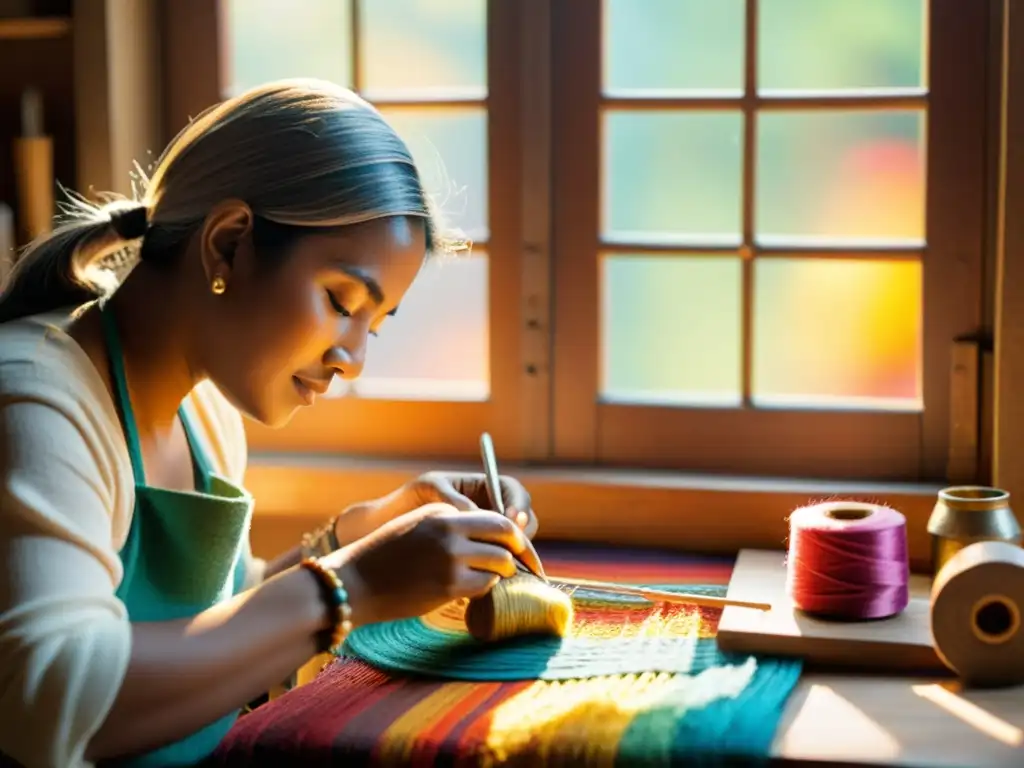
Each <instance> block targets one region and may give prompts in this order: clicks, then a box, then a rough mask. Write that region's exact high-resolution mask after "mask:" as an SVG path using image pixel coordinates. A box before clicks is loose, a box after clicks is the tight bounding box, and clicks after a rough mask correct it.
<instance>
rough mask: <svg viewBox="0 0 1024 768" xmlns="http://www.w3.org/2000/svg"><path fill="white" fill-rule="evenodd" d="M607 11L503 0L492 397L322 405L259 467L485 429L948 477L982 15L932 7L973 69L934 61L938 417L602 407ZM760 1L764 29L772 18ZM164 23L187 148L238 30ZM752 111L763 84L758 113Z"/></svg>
mask: <svg viewBox="0 0 1024 768" xmlns="http://www.w3.org/2000/svg"><path fill="white" fill-rule="evenodd" d="M602 5H603V3H601V2H599V0H489V2H488V32H487V45H488V80H489V82H488V97H487V106H488V110H489V115H488V162H489V173H488V178H489V182H490V183H489V187H490V189H489V200H488V202H489V206H488V209H489V215H490V222H489V224H490V239H489V242H488V244H487V252H488V258H489V289H490V296H491V300H490V302H489V306H490V349H491V360H490V366H491V369H490V373H491V397H490V399H489V400H488V401H486V402H469V403H466V402H423V401H383V400H372V399H355V398H344V399H340V400H333V401H323V402H322V403H321V404H319V405H318V406H317V408H316V409H313V410H308V411H305V412H303V413H301V414H300V415H299V416H298V417H297V418H296V419H295V420H294V421H293V422H292V424H290V425H289V427H288V428H287V429H285V430H273V431H272V430H268V429H265V428H262V427H259V426H257V425H253V424H250V425H249V426H248V432H249V438H250V445H251V447H252V449H253V451H254V453H256V454H261V453H262V454H264V455H280V454H285V453H287V454H290V455H292V456H296V455H306V456H308V455H311V454H328V455H334V456H339V455H341V456H343V455H359V456H363V457H369V458H368V459H367V460H368V461H373V460H380V459H384V460H390V459H395V458H398V459H401V458H408V459H412V460H414V461H419V460H445V461H447V460H468V459H472V458H473V457H474V456H475V453H476V445H477V438H478V436H479V433H480V432H481V431H482V430H484V429H487V430H488V431H490V432H491V433H492V434H493V435H494V437H495V440H496V443H497V446H498V451H499V454H500V457H501V458H502V459H503V461H505V462H508V463H510V465H511V463H519V464H537V463H547V464H557V465H562V466H565V465H577V466H582V467H595V468H599V467H602V466H604V467H614V468H623V467H625V468H629V467H663V468H666V469H682V470H687V471H690V472H697V473H701V472H703V473H715V474H718V473H724V474H727V475H745V476H748V477H749V476H752V475H783V476H785V475H788V476H795V477H809V476H817V477H829V478H833V479H839V480H842V479H849V480H860V479H871V480H900V481H907V480H911V481H913V480H929V481H939V480H942V479H944V477H945V472H946V466H947V460H948V458H949V453H950V449H951V446H950V428H951V421H952V417H951V416H950V414H951V412H952V411H953V410H954V404H953V403H952V402H951V400H952V397H951V386H950V378H951V376H950V368H951V357H952V355H951V351H952V349H953V345H954V341H955V340H956V339H958V338H960V337H963V336H965V335H969V334H972V333H974V332H976V331H977V330H978V328H979V327H980V325H981V322H982V295H983V291H982V262H983V251H984V247H985V245H986V243H985V242H984V240H985V235H986V233H985V224H986V210H985V203H986V192H987V191H988V188H987V184H988V183H989V179H988V178H987V176H986V166H985V157H986V123H987V119H988V109H987V107H988V105H987V103H986V98H987V93H986V89H985V88H982V87H979V79H978V78H979V77H981V76H982V75H983V74H984V72H985V69H986V67H987V66H988V64H989V63H990V62H989V59H988V56H989V46H988V42H989V32H990V28H989V18H988V13H987V11H986V10H985V8H984V4H974V3H963V2H960V0H931V3H930V6H931V7H930V41H929V42H930V45H929V50H930V51H949V50H955V51H956V55H955V56H941V55H938V56H936V55H929V65H928V66H929V78H928V82H929V92H928V95H927V97H926V98H927V100H928V103H929V120H928V126H929V134H928V144H927V147H928V173H929V183H928V191H927V210H926V216H927V221H928V231H927V241H928V242H927V244H926V245H925V246H924V247H923V248H922V249H921V250H922V251H923V252H925V257H924V263H925V268H924V270H923V272H924V275H923V280H924V295H925V304H924V306H925V310H924V311H925V317H924V339H923V342H924V343H923V355H924V370H923V374H924V375H923V399H924V402H925V406H926V407H925V410H924V411H923V412H921V413H909V414H908V413H896V414H892V413H847V412H836V411H810V412H801V411H795V410H781V409H773V410H754V409H749V408H747V409H717V408H716V409H708V408H701V409H667V408H644V407H635V406H625V405H605V404H601V403H600V401H599V398H598V387H599V375H598V349H599V348H598V343H599V339H598V327H599V323H598V317H597V311H598V304H599V293H598V289H599V284H598V267H599V259H598V256H599V254H600V253H601V252H602V250H606V249H604V248H603V247H602V244H601V243H600V241H599V197H598V194H599V193H598V190H599V188H600V187H599V184H600V177H599V175H600V169H599V162H598V161H599V158H600V151H599V150H600V145H599V140H600V136H599V117H598V116H599V114H600V109H601V102H602V99H603V97H602V94H601V72H602V67H601V66H600V55H601V18H600V15H601V6H602ZM747 5H748V15H747V23H748V25H753V24H755V23H756V19H754V16H753V14H752V13H751V12H750V10H751V9H752V8H753V7H754V6H755V5H756V3H755V2H754V0H747ZM161 12H162V22H163V24H162V26H163V31H164V38H163V41H164V45H163V69H164V115H165V121H164V125H165V133H166V134H167V135H168V136H170V135H173V133H174V132H175V131H176V130H178V128H180V126H181V125H183V124H184V122H185V120H186V119H187V118H188V116H189V115H194V114H196V113H197V112H198V111H199V110H200V109H202V108H203V107H205V106H207V105H208V104H210V103H213V102H214V101H216V100H218V99H219V98H221V95H222V93H223V91H224V84H225V83H226V82H227V77H226V74H227V73H226V71H225V69H224V60H223V58H222V57H221V56H220V51H221V50H223V48H224V46H223V37H224V31H225V25H224V17H223V13H222V8H221V2H220V0H173V1H172V2H166V1H165V2H164V3H163V5H162V7H161ZM749 47H752V46H749V45H748V48H749ZM181 51H187V52H188V55H187V56H182V55H180V52H181ZM748 60H749V57H748ZM748 79H749V78H748ZM754 98H756V97H755V96H752V95H751V93H750V89H749V88H748V92H747V94H746V96H745V97H744V101H743V102H741V103H747V102H748V101H749V100H751V99H754ZM917 98H919V97H916V96H913V95H911V99H912V100H913V99H917ZM651 106H660V105H651ZM748 141H749V138H748ZM949 147H955V148H957V149H956V151H947V149H948V148H949ZM950 179H955V183H951V182H950V181H949V180H950ZM747 234H748V236H749V232H748V233H747ZM631 250H632V249H631ZM673 250H674V249H673ZM851 250H852V249H851ZM745 271H747V272H749V271H750V260H749V259H748V260H746V262H745ZM747 284H748V285H749V284H750V283H749V281H748V283H747ZM747 322H748V323H749V318H748V319H747ZM552 361H555V363H554V364H552ZM745 367H747V368H749V361H748V362H747V363H746V365H745ZM780 446H784V447H785V450H780ZM597 471H600V470H597Z"/></svg>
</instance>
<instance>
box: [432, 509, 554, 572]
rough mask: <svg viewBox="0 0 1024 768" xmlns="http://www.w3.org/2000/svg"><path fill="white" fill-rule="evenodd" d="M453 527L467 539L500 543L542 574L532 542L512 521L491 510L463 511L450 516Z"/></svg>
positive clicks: (542, 568) (530, 567)
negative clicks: (455, 515)
mask: <svg viewBox="0 0 1024 768" xmlns="http://www.w3.org/2000/svg"><path fill="white" fill-rule="evenodd" d="M451 524H452V525H453V526H454V528H455V529H456V530H457V531H458V532H459V533H461V534H462V535H463V536H465V537H466V538H467V539H472V540H474V541H480V542H485V543H491V544H500V545H501V546H503V547H504V548H505V549H507V550H508V551H509V552H511V553H512V554H513V555H515V556H516V557H517V558H519V560H520V562H522V564H523V565H525V566H526V567H527V568H529V569H530V570H531V571H532V572H534V573H536V574H538V575H540V576H543V575H544V566H543V565H541V562H540V557H539V556H538V555H537V550H535V549H534V548H533V544H531V543H530V540H529V539H528V538H527V537H526V534H524V533H523V531H522V529H521V528H519V526H517V525H516V524H515V523H514V522H512V521H511V520H509V519H508V518H507V517H502V516H501V515H496V514H494V513H493V512H463V513H462V514H460V515H458V516H457V517H453V518H451Z"/></svg>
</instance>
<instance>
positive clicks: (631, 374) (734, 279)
mask: <svg viewBox="0 0 1024 768" xmlns="http://www.w3.org/2000/svg"><path fill="white" fill-rule="evenodd" d="M602 267H603V268H602V270H601V293H602V303H601V397H602V399H603V400H604V401H606V402H607V401H617V402H625V403H643V404H648V403H649V404H668V405H736V404H738V403H739V400H740V375H741V369H740V364H741V352H742V346H741V344H742V342H741V339H742V337H741V333H742V327H741V302H742V290H741V279H742V277H741V276H742V271H741V265H740V260H739V259H738V258H732V257H722V256H678V257H675V256H606V257H605V258H604V259H602Z"/></svg>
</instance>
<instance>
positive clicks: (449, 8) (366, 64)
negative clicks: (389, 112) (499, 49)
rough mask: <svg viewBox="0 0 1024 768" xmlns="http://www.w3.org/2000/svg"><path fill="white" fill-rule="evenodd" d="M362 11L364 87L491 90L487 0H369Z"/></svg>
mask: <svg viewBox="0 0 1024 768" xmlns="http://www.w3.org/2000/svg"><path fill="white" fill-rule="evenodd" d="M359 16H360V19H359V21H360V24H359V26H360V34H361V38H360V41H361V56H362V77H363V83H362V84H361V87H362V88H363V89H364V90H366V91H367V92H370V93H372V95H373V96H381V95H384V94H387V93H389V92H396V91H397V92H401V93H404V94H414V95H415V96H416V97H418V98H421V99H422V98H428V97H429V95H430V93H429V92H430V91H434V92H437V91H447V92H450V91H452V90H458V91H460V92H463V93H465V92H466V91H469V92H472V93H475V94H478V95H479V96H480V97H483V96H485V95H486V92H487V2H486V0H372V1H371V2H365V1H364V2H363V3H362V4H361V5H360V6H359Z"/></svg>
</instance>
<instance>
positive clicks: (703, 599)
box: [548, 576, 772, 611]
mask: <svg viewBox="0 0 1024 768" xmlns="http://www.w3.org/2000/svg"><path fill="white" fill-rule="evenodd" d="M548 580H549V581H550V582H552V583H553V584H565V585H566V586H570V587H582V588H584V589H592V590H594V591H597V592H611V593H614V594H619V595H634V596H636V597H642V598H644V599H645V600H650V601H651V602H653V603H681V604H684V605H695V606H698V607H701V608H725V607H727V606H730V605H731V606H735V607H737V608H752V609H754V610H757V611H770V610H771V609H772V606H771V604H770V603H752V602H747V601H746V600H730V599H728V598H725V597H712V596H710V595H694V594H689V593H685V592H669V591H667V590H662V589H648V588H647V587H635V586H631V585H628V584H612V583H609V582H606V581H590V580H589V579H569V578H562V577H555V576H549V577H548Z"/></svg>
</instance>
